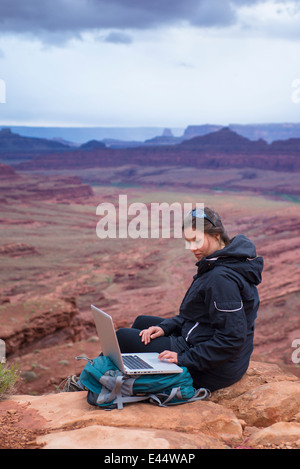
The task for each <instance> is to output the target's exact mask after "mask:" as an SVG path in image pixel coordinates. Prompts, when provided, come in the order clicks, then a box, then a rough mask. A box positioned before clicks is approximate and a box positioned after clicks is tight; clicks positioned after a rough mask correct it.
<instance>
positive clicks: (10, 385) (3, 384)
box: [0, 363, 20, 401]
mask: <svg viewBox="0 0 300 469" xmlns="http://www.w3.org/2000/svg"><path fill="white" fill-rule="evenodd" d="M19 376H20V372H19V371H18V366H17V365H11V366H7V365H5V364H3V363H0V401H3V400H4V399H6V398H7V397H8V396H10V395H11V394H12V393H13V389H14V386H15V384H16V382H17V380H18V378H19Z"/></svg>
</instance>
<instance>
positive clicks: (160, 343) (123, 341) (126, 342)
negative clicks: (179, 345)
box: [117, 316, 171, 353]
mask: <svg viewBox="0 0 300 469" xmlns="http://www.w3.org/2000/svg"><path fill="white" fill-rule="evenodd" d="M162 321H163V318H159V317H157V316H138V317H137V318H136V320H135V321H134V323H133V324H132V327H131V328H127V327H123V328H121V329H119V330H118V331H117V337H118V342H119V345H120V349H121V352H122V353H138V352H140V353H141V352H158V353H160V352H163V351H164V350H171V340H170V338H169V337H165V336H162V337H157V338H156V339H153V340H151V342H150V343H149V344H147V345H145V344H144V342H142V340H141V337H140V335H139V334H140V332H141V330H143V329H148V327H150V326H159V323H160V322H162Z"/></svg>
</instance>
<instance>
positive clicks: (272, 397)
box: [229, 381, 300, 427]
mask: <svg viewBox="0 0 300 469" xmlns="http://www.w3.org/2000/svg"><path fill="white" fill-rule="evenodd" d="M229 406H230V408H231V409H232V410H233V411H234V412H235V414H236V415H237V416H238V417H239V418H241V419H243V420H245V422H247V424H248V425H254V426H260V427H267V426H269V425H272V424H273V423H276V422H280V421H289V420H291V419H292V418H293V417H294V416H295V415H296V414H297V413H298V412H299V406H300V382H299V381H295V382H291V381H280V382H277V383H276V382H275V383H269V384H265V385H263V386H258V387H256V388H254V389H251V390H250V391H247V392H245V393H243V394H242V395H240V396H239V397H237V398H236V399H233V400H232V401H231V402H230V404H229Z"/></svg>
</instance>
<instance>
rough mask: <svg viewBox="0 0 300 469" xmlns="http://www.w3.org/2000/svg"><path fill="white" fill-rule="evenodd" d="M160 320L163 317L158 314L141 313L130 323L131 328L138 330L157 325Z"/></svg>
mask: <svg viewBox="0 0 300 469" xmlns="http://www.w3.org/2000/svg"><path fill="white" fill-rule="evenodd" d="M162 321H163V318H160V317H158V316H149V315H145V314H141V315H140V316H138V317H137V318H136V319H135V321H134V323H133V324H132V328H134V329H140V330H142V329H148V327H151V326H157V325H158V324H159V323H160V322H162Z"/></svg>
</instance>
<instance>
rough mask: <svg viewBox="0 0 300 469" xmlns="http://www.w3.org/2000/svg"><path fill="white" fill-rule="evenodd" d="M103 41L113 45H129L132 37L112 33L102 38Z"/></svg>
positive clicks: (120, 33)
mask: <svg viewBox="0 0 300 469" xmlns="http://www.w3.org/2000/svg"><path fill="white" fill-rule="evenodd" d="M104 41H105V42H111V43H113V44H131V43H132V37H131V36H129V34H126V33H122V32H118V31H112V32H111V33H109V34H108V35H107V36H106V37H105V38H104Z"/></svg>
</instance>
